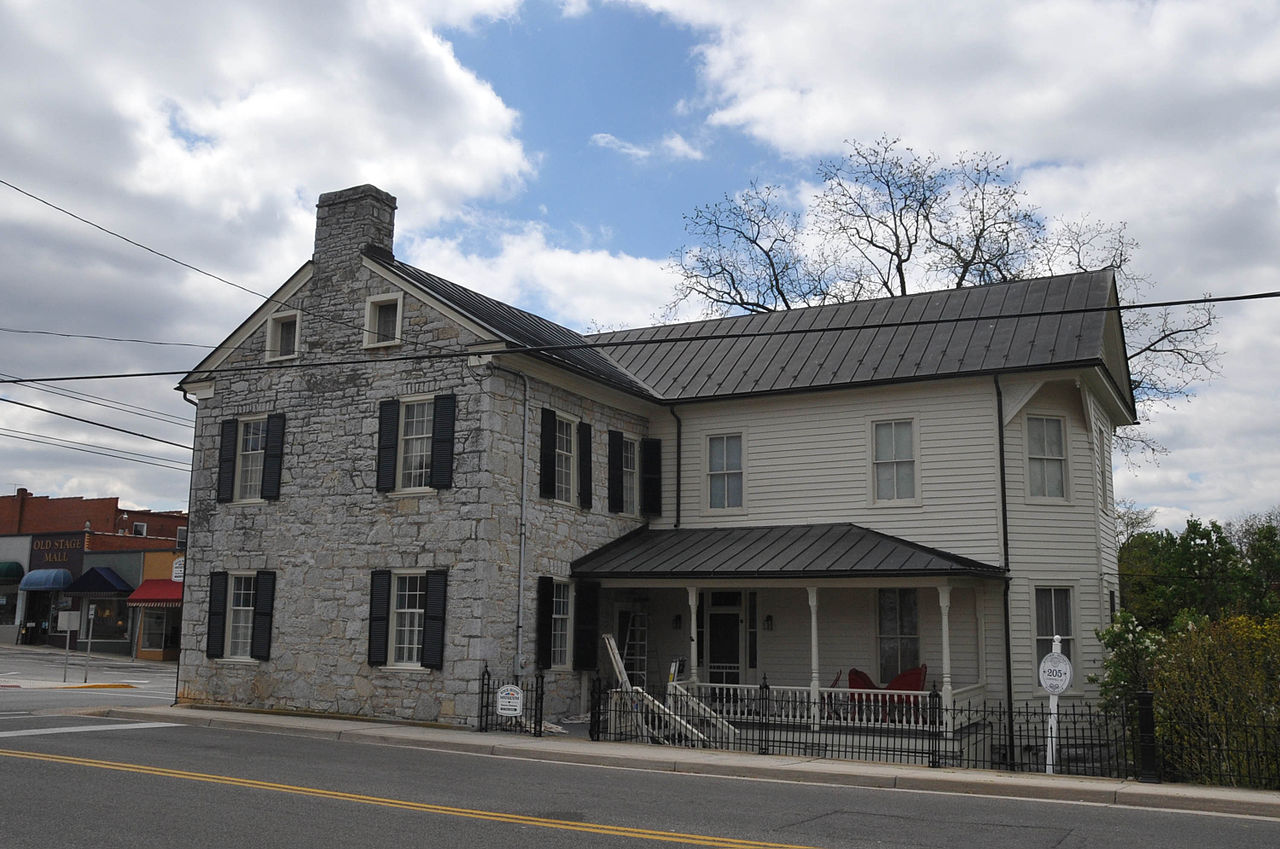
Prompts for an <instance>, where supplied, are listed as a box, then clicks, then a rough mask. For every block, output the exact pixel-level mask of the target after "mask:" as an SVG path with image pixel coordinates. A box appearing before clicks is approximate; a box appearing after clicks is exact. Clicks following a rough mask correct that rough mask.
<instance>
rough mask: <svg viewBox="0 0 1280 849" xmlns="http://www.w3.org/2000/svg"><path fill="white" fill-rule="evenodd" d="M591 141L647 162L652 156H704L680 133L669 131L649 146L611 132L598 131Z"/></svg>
mask: <svg viewBox="0 0 1280 849" xmlns="http://www.w3.org/2000/svg"><path fill="white" fill-rule="evenodd" d="M591 143H592V144H593V145H595V146H596V147H602V148H604V149H605V150H613V151H616V152H618V153H621V154H622V155H623V156H626V157H627V158H629V159H631V160H633V161H635V162H645V161H647V160H649V158H650V157H655V158H662V159H668V160H673V159H685V160H694V161H697V160H701V159H703V158H704V156H703V153H702V151H701V150H699V149H698V148H696V147H694V146H693V145H692V144H690V143H689V142H688V141H687V140H686V139H685V138H684V136H682V135H680V134H679V133H667V135H665V136H663V137H662V139H661V141H659V142H657V143H655V144H651V145H647V146H645V145H638V144H633V143H632V142H628V141H623V140H622V139H620V138H618V137H617V136H615V135H613V134H611V133H596V134H595V135H593V136H592V137H591Z"/></svg>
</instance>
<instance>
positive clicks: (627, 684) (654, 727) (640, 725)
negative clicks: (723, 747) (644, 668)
mask: <svg viewBox="0 0 1280 849" xmlns="http://www.w3.org/2000/svg"><path fill="white" fill-rule="evenodd" d="M601 639H602V640H603V641H604V647H605V652H606V654H608V655H609V662H610V663H611V664H613V672H614V675H616V676H617V678H618V683H619V686H620V688H621V689H620V691H616V692H614V693H613V697H614V698H617V699H625V700H627V702H628V706H629V708H630V710H629V711H627V714H626V715H627V716H628V717H629V720H630V722H631V724H632V725H633V730H634V732H635V733H636V734H637V735H638V736H641V737H645V738H648V739H649V740H651V741H653V742H661V743H669V744H674V745H678V746H707V745H710V743H711V741H710V740H709V739H707V735H705V734H703V733H702V732H701V731H699V730H698V729H696V728H694V727H693V726H692V725H690V724H689V723H688V722H685V721H684V720H683V719H681V718H680V717H679V716H677V715H676V714H675V713H673V712H672V711H671V710H670V709H669V708H668V707H667V706H666V705H664V704H663V703H662V702H660V701H658V700H657V699H655V698H654V697H653V696H651V695H649V694H648V693H646V692H645V691H644V689H643V688H641V687H635V686H632V684H631V681H630V679H629V678H628V677H627V670H626V667H625V666H624V664H623V662H622V656H621V655H620V654H619V653H618V643H617V641H616V640H615V639H614V638H613V634H604V635H602V637H601Z"/></svg>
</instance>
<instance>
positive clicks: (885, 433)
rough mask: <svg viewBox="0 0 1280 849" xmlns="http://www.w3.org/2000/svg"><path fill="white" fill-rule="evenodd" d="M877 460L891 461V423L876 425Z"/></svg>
mask: <svg viewBox="0 0 1280 849" xmlns="http://www.w3.org/2000/svg"><path fill="white" fill-rule="evenodd" d="M875 458H876V459H877V460H892V459H893V422H880V423H879V424H877V425H876V457H875Z"/></svg>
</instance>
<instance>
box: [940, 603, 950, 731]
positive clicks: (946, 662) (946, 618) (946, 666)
mask: <svg viewBox="0 0 1280 849" xmlns="http://www.w3.org/2000/svg"><path fill="white" fill-rule="evenodd" d="M938 609H939V610H940V611H941V612H942V706H943V707H946V708H950V707H951V693H952V690H951V586H950V585H949V584H943V585H942V586H940V587H938Z"/></svg>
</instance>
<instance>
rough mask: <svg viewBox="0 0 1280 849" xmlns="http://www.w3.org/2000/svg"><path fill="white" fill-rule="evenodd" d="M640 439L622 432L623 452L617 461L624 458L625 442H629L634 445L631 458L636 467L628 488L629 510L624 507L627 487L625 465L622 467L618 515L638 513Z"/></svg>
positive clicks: (635, 514) (637, 514)
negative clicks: (629, 491)
mask: <svg viewBox="0 0 1280 849" xmlns="http://www.w3.org/2000/svg"><path fill="white" fill-rule="evenodd" d="M640 439H641V437H639V436H634V435H632V434H630V433H627V432H626V431H623V433H622V442H623V449H622V450H623V454H622V458H619V462H621V461H622V459H624V458H625V457H626V456H627V455H626V443H628V442H630V443H632V444H633V445H634V446H635V451H634V452H633V453H632V459H634V460H635V464H636V467H635V471H634V474H633V477H632V481H631V487H630V489H631V499H632V508H633V509H631V510H628V509H627V508H626V504H627V489H628V487H627V477H626V469H625V467H624V468H623V475H622V510H621V512H620V513H619V514H618V515H620V516H639V515H640Z"/></svg>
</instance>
